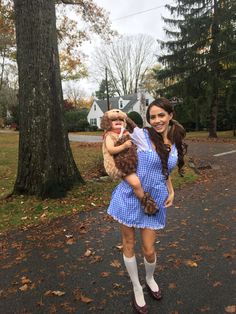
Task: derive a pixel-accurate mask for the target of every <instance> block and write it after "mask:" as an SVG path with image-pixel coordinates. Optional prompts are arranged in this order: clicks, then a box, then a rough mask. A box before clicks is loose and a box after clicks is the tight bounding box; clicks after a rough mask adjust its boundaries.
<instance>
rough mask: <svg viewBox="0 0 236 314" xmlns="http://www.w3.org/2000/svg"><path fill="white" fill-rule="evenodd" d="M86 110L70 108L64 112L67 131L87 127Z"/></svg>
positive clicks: (80, 129) (82, 129) (83, 129)
mask: <svg viewBox="0 0 236 314" xmlns="http://www.w3.org/2000/svg"><path fill="white" fill-rule="evenodd" d="M87 114H88V113H87V110H70V111H67V112H66V113H65V121H66V127H67V130H68V132H78V131H85V130H86V129H87V128H88V127H89V123H88V121H87Z"/></svg>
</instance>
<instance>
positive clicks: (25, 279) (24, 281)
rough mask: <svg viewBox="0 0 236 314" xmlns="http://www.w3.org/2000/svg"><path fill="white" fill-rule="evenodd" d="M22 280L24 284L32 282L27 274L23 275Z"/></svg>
mask: <svg viewBox="0 0 236 314" xmlns="http://www.w3.org/2000/svg"><path fill="white" fill-rule="evenodd" d="M21 282H22V284H23V285H25V284H30V283H31V280H30V279H29V278H27V277H25V276H23V277H21Z"/></svg>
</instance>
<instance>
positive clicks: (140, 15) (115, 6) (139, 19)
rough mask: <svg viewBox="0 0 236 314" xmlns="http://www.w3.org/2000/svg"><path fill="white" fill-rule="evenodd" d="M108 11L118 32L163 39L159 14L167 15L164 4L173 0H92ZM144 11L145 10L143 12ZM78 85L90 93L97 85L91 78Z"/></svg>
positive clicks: (88, 48)
mask: <svg viewBox="0 0 236 314" xmlns="http://www.w3.org/2000/svg"><path fill="white" fill-rule="evenodd" d="M94 2H96V3H97V4H98V5H99V6H101V7H102V8H104V9H105V10H106V11H107V12H109V13H110V20H111V22H112V28H113V29H114V30H117V31H118V32H119V33H120V34H129V35H132V34H140V33H141V34H147V35H151V36H152V37H153V38H154V40H155V39H165V35H164V31H163V26H164V22H163V20H162V18H161V16H165V17H167V16H169V11H168V10H167V9H165V7H164V6H165V5H166V4H173V0H146V1H143V0H94ZM143 11H146V12H143ZM92 46H93V44H90V45H86V46H85V48H84V50H85V53H87V54H88V55H90V51H91V50H92ZM80 86H81V87H82V88H83V89H84V90H86V92H87V94H88V95H90V94H92V92H94V89H98V86H96V84H94V82H92V80H91V79H90V78H89V79H86V80H83V81H82V82H80Z"/></svg>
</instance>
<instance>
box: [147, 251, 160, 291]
mask: <svg viewBox="0 0 236 314" xmlns="http://www.w3.org/2000/svg"><path fill="white" fill-rule="evenodd" d="M144 265H145V270H146V282H147V284H148V286H149V287H150V288H151V290H152V291H154V292H157V291H158V290H159V287H158V284H157V283H156V281H155V279H154V278H153V274H154V271H155V268H156V255H155V261H154V262H153V263H148V261H147V260H146V258H145V257H144Z"/></svg>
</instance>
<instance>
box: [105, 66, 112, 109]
mask: <svg viewBox="0 0 236 314" xmlns="http://www.w3.org/2000/svg"><path fill="white" fill-rule="evenodd" d="M105 74H106V75H105V81H106V90H107V110H110V109H111V108H110V101H109V89H108V80H107V67H106V68H105Z"/></svg>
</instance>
